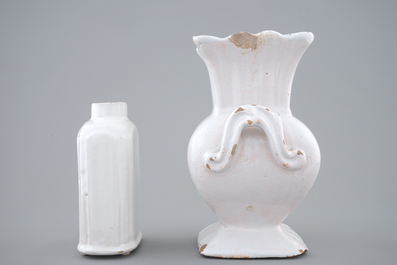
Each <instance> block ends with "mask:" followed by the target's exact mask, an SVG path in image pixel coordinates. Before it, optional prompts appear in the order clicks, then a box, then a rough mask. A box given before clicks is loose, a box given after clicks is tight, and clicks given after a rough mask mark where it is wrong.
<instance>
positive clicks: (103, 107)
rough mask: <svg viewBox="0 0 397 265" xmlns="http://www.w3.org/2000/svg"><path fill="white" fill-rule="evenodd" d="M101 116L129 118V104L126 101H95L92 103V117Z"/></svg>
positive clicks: (98, 117)
mask: <svg viewBox="0 0 397 265" xmlns="http://www.w3.org/2000/svg"><path fill="white" fill-rule="evenodd" d="M100 118H126V119H128V110H127V104H126V103H125V102H105V103H93V104H92V105H91V119H100Z"/></svg>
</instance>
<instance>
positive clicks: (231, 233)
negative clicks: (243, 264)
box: [197, 222, 308, 259]
mask: <svg viewBox="0 0 397 265" xmlns="http://www.w3.org/2000/svg"><path fill="white" fill-rule="evenodd" d="M197 241H198V247H199V251H200V254H201V255H203V256H208V257H218V258H237V259H238V258H241V259H243V258H287V257H294V256H298V255H301V254H303V253H305V252H306V251H308V249H307V247H306V245H305V243H304V242H303V240H302V239H301V238H300V236H299V235H298V234H297V233H295V231H293V230H292V229H291V228H290V227H289V226H288V225H285V224H281V225H279V226H273V227H265V228H261V229H246V228H242V227H234V228H227V227H225V226H223V225H222V224H220V223H219V222H217V223H214V224H212V225H209V226H208V227H206V228H205V229H203V230H202V231H201V232H200V233H199V236H198V240H197Z"/></svg>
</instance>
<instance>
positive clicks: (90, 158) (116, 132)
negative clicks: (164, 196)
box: [77, 102, 142, 255]
mask: <svg viewBox="0 0 397 265" xmlns="http://www.w3.org/2000/svg"><path fill="white" fill-rule="evenodd" d="M77 155H78V173H79V227H80V242H79V244H78V247H77V249H78V250H79V251H80V252H81V253H82V254H87V255H118V254H124V255H128V254H129V253H130V252H131V251H132V250H133V249H135V248H136V247H137V246H138V245H139V243H140V241H141V238H142V234H141V232H140V231H139V228H138V200H139V199H138V192H139V147H138V131H137V129H136V127H135V125H134V124H133V123H132V122H131V121H130V120H129V119H128V117H127V104H126V103H123V102H116V103H112V102H109V103H94V104H92V116H91V119H90V120H89V121H88V122H86V123H85V124H84V125H83V127H82V128H81V129H80V131H79V133H78V135H77Z"/></svg>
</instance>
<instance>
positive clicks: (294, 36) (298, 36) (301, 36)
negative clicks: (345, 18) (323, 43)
mask: <svg viewBox="0 0 397 265" xmlns="http://www.w3.org/2000/svg"><path fill="white" fill-rule="evenodd" d="M241 33H248V34H250V35H253V36H256V37H260V36H261V35H265V34H272V35H273V34H274V35H276V36H277V37H279V38H282V39H305V40H306V41H307V42H308V44H310V43H312V41H313V39H314V35H313V33H312V32H305V31H304V32H296V33H288V34H281V33H280V32H278V31H275V30H264V31H261V32H258V33H256V34H252V33H250V32H247V31H239V32H236V33H233V34H231V35H229V36H227V37H225V38H219V37H215V36H211V35H198V36H193V42H194V43H195V44H196V46H197V48H199V45H200V43H199V41H200V40H202V39H207V40H209V39H211V40H212V41H224V40H230V39H231V38H232V37H233V35H235V34H241Z"/></svg>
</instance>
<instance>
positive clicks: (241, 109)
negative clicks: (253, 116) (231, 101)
mask: <svg viewBox="0 0 397 265" xmlns="http://www.w3.org/2000/svg"><path fill="white" fill-rule="evenodd" d="M239 111H244V109H243V108H241V107H240V108H238V109H237V110H236V111H235V112H234V113H237V112H239Z"/></svg>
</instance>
